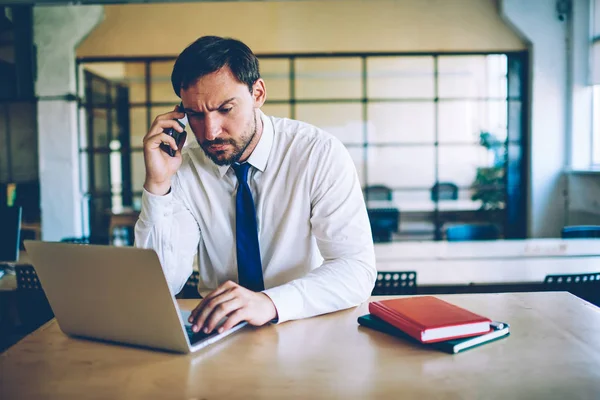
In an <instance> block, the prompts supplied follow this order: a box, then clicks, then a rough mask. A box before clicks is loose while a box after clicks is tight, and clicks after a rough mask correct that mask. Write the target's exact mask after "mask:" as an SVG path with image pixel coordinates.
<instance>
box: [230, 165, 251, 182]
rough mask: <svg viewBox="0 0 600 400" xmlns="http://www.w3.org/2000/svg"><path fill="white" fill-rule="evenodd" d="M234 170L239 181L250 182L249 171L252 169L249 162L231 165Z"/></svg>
mask: <svg viewBox="0 0 600 400" xmlns="http://www.w3.org/2000/svg"><path fill="white" fill-rule="evenodd" d="M231 166H232V167H233V170H234V171H235V176H237V178H238V181H240V182H246V183H247V182H248V170H249V169H250V164H248V163H247V162H245V163H243V164H238V163H233V164H232V165H231Z"/></svg>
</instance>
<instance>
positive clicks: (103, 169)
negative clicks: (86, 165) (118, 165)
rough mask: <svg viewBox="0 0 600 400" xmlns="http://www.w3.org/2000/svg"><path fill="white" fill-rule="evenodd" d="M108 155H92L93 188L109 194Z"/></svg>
mask: <svg viewBox="0 0 600 400" xmlns="http://www.w3.org/2000/svg"><path fill="white" fill-rule="evenodd" d="M109 162H110V158H109V154H108V153H103V154H94V179H95V182H94V186H95V190H96V191H100V192H107V193H108V192H110V174H109Z"/></svg>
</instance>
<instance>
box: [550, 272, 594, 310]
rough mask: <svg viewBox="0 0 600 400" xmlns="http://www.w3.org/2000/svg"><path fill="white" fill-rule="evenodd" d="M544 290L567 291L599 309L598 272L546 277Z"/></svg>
mask: <svg viewBox="0 0 600 400" xmlns="http://www.w3.org/2000/svg"><path fill="white" fill-rule="evenodd" d="M544 287H545V290H551V291H567V292H569V293H572V294H574V295H575V296H577V297H580V298H582V299H584V300H587V301H589V302H590V303H592V304H595V305H596V306H599V307H600V272H595V273H587V274H565V275H547V276H546V278H545V279H544Z"/></svg>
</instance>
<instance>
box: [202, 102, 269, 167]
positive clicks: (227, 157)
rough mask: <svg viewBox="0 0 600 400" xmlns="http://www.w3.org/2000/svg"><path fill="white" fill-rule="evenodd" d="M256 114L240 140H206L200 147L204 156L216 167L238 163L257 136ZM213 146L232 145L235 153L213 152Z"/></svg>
mask: <svg viewBox="0 0 600 400" xmlns="http://www.w3.org/2000/svg"><path fill="white" fill-rule="evenodd" d="M256 128H257V122H256V113H254V116H253V118H252V119H251V120H250V122H249V123H248V125H247V127H246V129H245V131H244V133H243V134H242V135H241V136H240V138H239V139H237V140H236V139H220V138H216V139H215V140H205V141H203V142H202V143H200V147H201V148H202V150H203V151H204V154H206V156H207V157H208V158H209V159H210V160H211V161H212V162H213V163H215V164H216V165H219V166H223V165H231V164H233V163H235V162H238V161H239V160H240V158H241V157H242V154H244V151H246V149H247V148H248V146H249V145H250V143H251V142H252V139H254V136H255V135H256ZM212 145H231V146H232V147H233V151H232V152H231V153H229V154H228V151H226V150H217V151H211V150H210V146H212Z"/></svg>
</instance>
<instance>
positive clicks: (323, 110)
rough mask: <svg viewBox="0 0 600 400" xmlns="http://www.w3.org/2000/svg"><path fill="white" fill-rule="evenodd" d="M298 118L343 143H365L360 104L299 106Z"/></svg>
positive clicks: (297, 108)
mask: <svg viewBox="0 0 600 400" xmlns="http://www.w3.org/2000/svg"><path fill="white" fill-rule="evenodd" d="M296 118H297V119H298V120H300V121H303V122H308V123H309V124H313V125H315V126H317V127H318V128H321V129H323V130H325V131H327V132H329V133H331V134H332V135H334V136H336V137H337V138H338V139H340V140H341V141H342V143H346V144H348V143H354V144H356V143H361V144H362V143H363V129H362V126H363V125H362V107H361V105H360V104H297V105H296Z"/></svg>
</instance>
